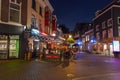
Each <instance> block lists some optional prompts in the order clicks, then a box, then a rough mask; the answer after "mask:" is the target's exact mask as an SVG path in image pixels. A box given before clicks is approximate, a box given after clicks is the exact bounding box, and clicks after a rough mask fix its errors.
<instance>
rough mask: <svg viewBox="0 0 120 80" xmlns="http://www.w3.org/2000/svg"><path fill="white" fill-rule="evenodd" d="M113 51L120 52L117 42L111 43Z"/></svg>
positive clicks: (119, 44)
mask: <svg viewBox="0 0 120 80" xmlns="http://www.w3.org/2000/svg"><path fill="white" fill-rule="evenodd" d="M113 51H116V52H118V51H120V43H119V41H113Z"/></svg>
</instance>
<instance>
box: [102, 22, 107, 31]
mask: <svg viewBox="0 0 120 80" xmlns="http://www.w3.org/2000/svg"><path fill="white" fill-rule="evenodd" d="M105 28H106V25H105V21H104V22H102V29H105Z"/></svg>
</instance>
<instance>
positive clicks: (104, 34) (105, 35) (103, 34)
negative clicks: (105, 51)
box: [102, 30, 107, 39]
mask: <svg viewBox="0 0 120 80" xmlns="http://www.w3.org/2000/svg"><path fill="white" fill-rule="evenodd" d="M102 37H103V39H104V38H107V32H106V30H104V31H103V32H102Z"/></svg>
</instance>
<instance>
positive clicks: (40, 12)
mask: <svg viewBox="0 0 120 80" xmlns="http://www.w3.org/2000/svg"><path fill="white" fill-rule="evenodd" d="M39 14H40V15H41V16H42V7H39Z"/></svg>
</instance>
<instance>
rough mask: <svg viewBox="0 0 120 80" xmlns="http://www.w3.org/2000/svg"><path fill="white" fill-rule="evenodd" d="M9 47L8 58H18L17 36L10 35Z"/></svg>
mask: <svg viewBox="0 0 120 80" xmlns="http://www.w3.org/2000/svg"><path fill="white" fill-rule="evenodd" d="M9 37H10V46H9V58H18V55H19V36H17V35H11V36H9Z"/></svg>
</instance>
